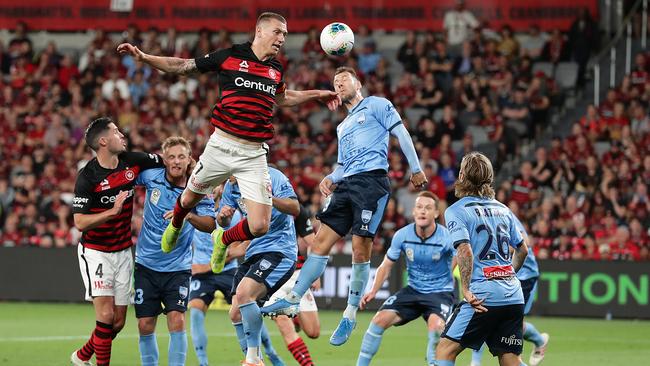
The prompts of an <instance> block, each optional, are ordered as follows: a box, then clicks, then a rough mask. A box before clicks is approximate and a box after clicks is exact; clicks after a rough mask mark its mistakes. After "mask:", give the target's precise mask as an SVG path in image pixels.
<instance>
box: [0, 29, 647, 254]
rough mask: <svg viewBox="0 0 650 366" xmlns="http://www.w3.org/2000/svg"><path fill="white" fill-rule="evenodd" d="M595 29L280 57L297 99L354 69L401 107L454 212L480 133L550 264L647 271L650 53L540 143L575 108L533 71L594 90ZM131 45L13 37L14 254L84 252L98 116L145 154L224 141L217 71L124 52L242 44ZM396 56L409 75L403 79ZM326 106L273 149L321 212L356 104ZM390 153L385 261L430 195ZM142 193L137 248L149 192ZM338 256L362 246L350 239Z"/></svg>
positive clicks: (157, 38)
mask: <svg viewBox="0 0 650 366" xmlns="http://www.w3.org/2000/svg"><path fill="white" fill-rule="evenodd" d="M596 32H597V30H596V29H595V25H594V24H593V21H592V20H590V19H589V18H588V17H586V18H580V19H578V20H576V23H575V24H574V26H572V27H571V29H570V31H569V32H568V33H562V32H560V31H559V30H554V31H552V32H550V33H548V34H546V33H543V32H541V31H540V29H539V28H538V27H536V26H531V28H530V30H529V31H527V32H525V34H521V35H518V36H517V37H515V36H514V34H513V30H512V29H510V28H509V27H503V28H502V29H500V30H498V31H497V30H491V29H490V28H489V27H488V26H487V25H482V26H479V27H477V28H476V29H475V30H474V31H472V32H468V33H467V34H464V35H462V37H461V39H460V42H458V39H457V38H458V35H455V36H456V38H454V42H453V44H450V43H449V41H448V40H449V39H450V38H452V37H451V36H452V35H451V34H450V35H448V36H447V37H445V36H444V35H441V34H437V33H434V32H424V33H422V34H416V33H415V32H408V33H406V34H405V39H404V42H403V44H402V45H401V46H400V47H399V49H398V50H397V55H396V57H395V58H394V59H392V58H391V59H389V58H387V57H386V56H385V54H384V53H381V52H379V51H378V49H377V38H376V37H377V36H376V35H373V34H372V32H371V31H370V30H369V29H367V28H365V27H360V28H359V29H357V30H355V35H356V44H357V46H356V49H355V53H354V54H353V55H352V56H351V57H348V58H346V59H344V60H340V59H332V58H327V57H325V55H324V53H323V52H322V51H321V50H320V45H319V41H318V32H317V30H316V29H312V30H311V31H310V32H309V33H308V37H307V40H306V42H305V43H304V46H303V47H302V49H301V52H300V53H301V57H300V58H298V59H291V58H289V57H287V56H286V54H285V55H282V56H281V57H280V60H281V62H282V64H283V65H284V66H285V68H286V70H287V73H286V75H285V81H286V82H287V84H288V85H289V86H290V87H291V88H292V89H307V88H314V89H333V88H332V84H331V83H332V78H333V74H334V70H335V69H336V67H337V66H341V64H342V63H343V64H345V65H347V66H352V67H354V68H355V69H357V70H358V71H359V73H360V75H361V76H362V78H363V83H364V86H365V89H366V90H365V94H366V95H378V96H385V97H387V98H388V99H390V100H391V101H393V103H394V104H395V106H396V108H397V110H398V111H399V112H400V114H401V116H402V117H403V121H404V123H405V124H406V125H407V127H408V128H409V129H410V131H411V134H412V135H413V139H414V142H415V145H416V148H417V151H418V154H419V156H420V158H421V165H422V167H423V168H424V169H425V173H426V175H427V177H428V179H429V185H428V189H429V190H430V191H432V192H434V193H435V194H436V195H437V196H438V197H440V198H441V200H442V203H443V207H446V206H447V205H449V204H451V203H452V202H453V201H454V199H455V198H454V194H453V193H454V188H453V186H454V181H455V179H456V176H457V172H458V168H459V162H460V159H461V158H462V156H463V154H464V153H465V152H469V151H472V150H474V149H476V148H481V147H484V146H485V143H484V144H483V145H481V146H475V143H474V141H473V135H472V134H471V133H469V132H468V131H469V129H470V128H473V129H477V128H478V129H481V130H483V131H484V132H485V134H486V135H487V136H488V140H489V141H488V142H487V145H490V146H493V147H495V153H494V154H493V156H492V158H493V160H494V165H495V169H497V170H499V169H501V167H503V166H504V164H506V163H511V164H512V163H513V162H514V164H517V165H518V169H517V170H518V172H516V174H515V175H513V176H511V177H507V178H508V179H503V180H502V182H500V185H499V186H497V187H495V188H496V190H497V199H498V200H500V201H502V202H507V203H509V205H510V206H511V207H512V208H513V209H514V210H515V211H516V212H517V213H518V215H519V216H520V217H521V218H522V219H523V221H525V223H526V225H527V226H528V229H529V230H528V231H529V233H530V234H531V236H532V237H533V243H534V250H535V252H536V254H537V256H538V258H541V259H547V258H553V259H558V260H637V261H638V260H646V261H647V260H650V239H649V238H648V234H649V233H648V228H649V227H650V199H649V197H648V183H649V182H650V151H649V150H648V146H650V117H649V114H648V107H649V102H650V77H649V74H648V72H649V71H650V54H639V55H636V58H635V63H634V68H633V71H632V72H631V73H630V74H629V75H627V76H625V78H624V80H623V82H622V83H621V85H620V86H619V87H618V88H615V89H611V90H610V91H608V93H607V95H606V98H605V100H604V101H603V102H602V103H601V104H600V105H599V106H598V107H594V106H590V107H589V108H588V109H587V111H586V113H585V115H584V116H583V117H582V118H581V119H580V120H579V121H575V124H573V126H572V127H570V126H567V127H566V129H570V130H571V133H570V135H568V136H566V137H565V136H562V135H557V136H554V137H553V138H552V140H551V142H550V144H540V143H539V141H544V140H543V139H541V137H542V135H543V134H544V133H545V131H547V130H548V126H549V123H550V120H551V116H552V114H553V113H557V111H558V110H559V109H560V108H561V107H562V103H563V94H562V90H560V88H559V87H558V86H557V85H556V83H555V81H554V79H553V78H552V77H551V76H550V75H546V74H544V73H543V72H533V64H534V63H535V62H537V61H547V62H551V63H557V62H560V61H566V60H575V61H576V62H577V63H578V64H579V66H580V68H579V75H578V78H577V79H578V87H581V86H582V85H583V84H584V82H585V81H584V69H585V67H584V65H586V62H584V65H583V64H582V62H583V59H584V58H585V55H584V52H587V53H588V52H589V51H585V50H582V49H581V47H576V45H579V44H583V43H585V42H587V43H585V44H589V43H588V42H590V41H594V37H595V35H594V34H595V33H596ZM123 37H124V39H122V40H120V39H115V38H111V37H109V35H108V34H107V33H105V32H103V31H102V30H97V31H96V32H95V37H94V39H93V40H92V42H91V43H90V44H88V45H87V47H85V48H83V49H79V52H78V54H68V53H62V52H59V50H57V44H56V43H55V42H50V43H49V44H48V45H47V47H45V48H44V49H42V50H35V49H34V48H33V46H32V42H31V41H30V38H29V34H28V32H27V28H26V26H25V25H24V24H21V25H19V26H18V27H17V29H16V30H15V32H14V34H13V37H12V38H11V39H10V40H9V42H8V43H6V44H2V43H0V76H1V77H0V129H1V130H2V133H1V134H0V245H4V246H40V247H67V246H73V245H75V244H76V243H77V240H78V237H79V232H78V231H77V230H76V229H75V228H74V227H73V224H72V216H71V210H70V204H71V200H72V196H73V194H72V192H73V190H74V181H75V177H76V173H77V170H78V169H79V168H81V167H83V166H84V164H85V163H86V162H87V161H89V160H90V159H91V158H92V154H91V152H90V149H89V148H87V147H86V146H85V144H84V143H83V137H84V131H85V128H86V126H87V125H88V123H89V122H90V121H91V120H92V119H93V118H95V117H97V116H104V115H106V116H113V117H114V118H115V120H116V121H118V123H119V127H120V129H121V130H122V131H123V132H124V133H125V135H126V136H127V138H128V140H129V148H130V149H132V150H138V151H147V152H157V151H159V149H160V144H161V142H162V141H163V140H164V139H165V138H166V137H168V136H171V135H181V136H183V137H185V138H187V139H188V140H190V141H192V143H193V149H194V150H193V152H194V153H195V154H198V152H199V151H201V149H202V147H203V145H204V144H205V142H206V140H207V138H208V137H209V136H210V133H211V131H212V127H211V125H210V124H209V123H208V121H207V116H209V114H210V113H209V112H210V109H211V107H212V105H213V104H214V103H215V102H216V100H217V98H218V90H217V88H216V85H217V84H216V82H215V80H214V79H212V76H211V75H197V76H191V77H184V76H182V77H171V76H169V75H164V74H160V73H158V72H154V71H153V70H152V69H151V68H149V67H148V66H146V65H142V64H139V63H137V62H135V61H134V60H133V59H132V58H131V57H129V56H125V57H121V56H119V55H118V54H117V53H116V52H115V48H116V45H117V44H118V43H119V42H118V41H124V42H130V43H131V44H134V45H138V46H139V47H141V48H142V50H144V51H145V52H149V53H153V54H164V55H168V56H177V57H183V58H189V57H200V56H203V55H205V54H207V53H209V52H211V51H214V50H216V49H220V48H223V47H228V46H230V45H231V44H232V41H231V36H230V35H229V34H228V32H226V31H220V32H218V33H213V32H211V31H209V30H206V29H204V30H201V31H200V32H199V36H198V40H197V41H196V42H195V43H194V44H190V43H188V42H184V40H183V38H182V37H181V36H180V35H178V34H177V33H176V32H175V30H174V29H173V28H170V29H168V30H167V33H166V34H164V35H160V34H159V32H158V30H156V29H150V30H147V31H144V32H140V31H139V30H138V29H137V27H136V26H130V27H129V28H128V29H127V31H126V32H125V33H124V36H123ZM0 42H1V41H0ZM586 57H587V59H588V57H589V55H588V54H587V55H586ZM391 62H393V63H395V62H398V63H400V64H401V68H400V70H403V71H402V72H398V73H396V72H394V70H395V68H394V66H395V65H392V64H391ZM324 110H325V108H323V106H321V105H318V104H311V105H306V106H301V107H300V108H294V109H282V110H279V111H278V113H277V114H276V117H275V120H274V124H275V127H276V136H275V137H274V138H273V140H271V141H269V142H268V144H269V146H270V147H271V150H270V157H269V161H270V162H272V163H273V164H275V166H277V167H278V169H280V170H282V171H283V172H284V173H285V174H286V175H287V176H288V177H290V178H291V181H292V184H293V185H294V187H295V190H296V193H297V194H298V196H299V198H300V201H301V202H302V203H303V204H305V205H307V206H310V207H311V210H312V212H317V211H318V210H319V209H320V208H321V206H322V197H321V194H320V193H319V191H318V183H319V182H320V181H321V179H322V178H323V177H324V176H325V175H327V174H329V173H330V172H331V169H332V165H333V164H335V163H336V146H337V145H336V124H337V123H338V122H339V121H340V120H342V119H343V118H344V116H345V115H344V111H343V110H341V111H339V112H338V113H337V114H327V115H324V114H323V111H324ZM409 111H418V112H419V113H416V114H413V113H409ZM316 116H321V117H319V118H317V119H316ZM413 116H417V118H412V117H413ZM313 121H317V123H314V122H313ZM525 145H530V146H535V148H536V150H535V151H534V154H533V155H534V156H528V154H527V153H526V151H525V150H526V149H522V146H525ZM596 147H604V148H603V149H596ZM392 148H393V149H392V150H394V151H393V153H392V154H391V155H390V164H391V170H390V172H389V175H390V177H391V181H392V184H393V195H392V198H391V199H390V202H389V204H388V207H387V209H386V213H385V220H384V223H383V226H382V228H381V230H380V233H379V234H378V235H377V238H376V240H375V247H374V250H375V251H376V252H377V253H384V252H385V249H386V248H387V246H388V245H389V243H390V238H391V237H392V235H393V233H394V232H395V231H396V230H397V229H399V228H400V227H402V226H404V225H405V224H406V223H407V222H408V221H409V220H410V219H411V217H410V213H411V210H412V207H410V205H411V204H412V202H414V197H415V196H416V195H417V192H416V191H415V190H414V189H413V188H412V186H411V185H409V184H408V176H409V175H408V172H407V164H406V162H405V161H404V158H403V156H402V155H401V153H399V149H398V145H397V144H396V141H393V145H392ZM195 157H196V156H195ZM138 197H139V204H138V205H137V206H138V207H140V211H136V214H135V215H134V220H135V223H134V225H133V227H134V238H135V237H136V235H135V233H137V231H138V230H139V225H140V221H141V216H142V214H141V207H142V199H143V194H142V193H140V194H139V195H138ZM440 219H441V220H442V216H441V218H440ZM336 250H338V251H339V252H350V251H351V248H350V245H349V243H346V242H344V241H341V243H340V245H337V248H336Z"/></svg>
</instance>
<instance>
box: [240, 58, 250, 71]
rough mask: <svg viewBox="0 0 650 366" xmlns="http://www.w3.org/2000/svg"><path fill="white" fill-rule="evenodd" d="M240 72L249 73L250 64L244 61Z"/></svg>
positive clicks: (241, 63)
mask: <svg viewBox="0 0 650 366" xmlns="http://www.w3.org/2000/svg"><path fill="white" fill-rule="evenodd" d="M239 71H241V72H248V62H246V60H242V62H240V63H239Z"/></svg>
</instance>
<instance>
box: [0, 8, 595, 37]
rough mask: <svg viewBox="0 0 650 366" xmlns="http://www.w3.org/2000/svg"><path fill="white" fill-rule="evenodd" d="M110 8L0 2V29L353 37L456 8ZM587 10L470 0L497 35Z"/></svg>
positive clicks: (437, 21) (422, 24) (410, 25)
mask: <svg viewBox="0 0 650 366" xmlns="http://www.w3.org/2000/svg"><path fill="white" fill-rule="evenodd" d="M110 3H111V1H110V0H58V1H55V2H46V1H42V0H23V1H20V2H16V1H13V0H0V28H13V27H14V26H15V24H16V22H18V21H20V20H23V21H25V22H27V24H28V25H29V27H30V28H31V29H46V30H57V31H68V30H85V29H89V28H103V29H106V30H123V29H125V28H126V26H127V24H129V23H136V24H137V25H138V26H140V27H141V28H148V27H151V26H154V27H158V28H160V29H165V28H168V27H176V28H177V29H178V30H182V31H196V30H198V29H199V28H201V27H207V28H210V29H220V28H226V29H228V30H230V31H235V32H248V31H250V30H251V29H252V25H253V23H254V22H255V18H256V16H257V14H259V13H260V12H262V11H267V10H272V11H276V12H279V13H281V14H283V15H285V16H286V17H287V20H288V22H289V29H290V31H292V32H304V31H306V30H308V29H309V28H310V27H312V26H316V27H322V26H324V25H325V24H327V23H329V22H331V21H336V20H338V21H344V22H346V23H347V24H348V25H350V26H351V27H352V28H353V29H354V28H356V27H358V26H359V25H362V24H363V25H367V26H368V27H370V28H372V29H388V30H391V29H434V30H440V29H442V20H443V17H444V14H445V12H446V11H447V10H448V9H450V8H451V7H453V6H454V4H455V3H456V0H439V1H429V0H400V1H378V0H357V1H353V2H350V1H347V0H325V1H323V2H316V1H311V2H297V1H293V0H274V1H265V0H241V1H238V2H236V3H233V2H232V1H223V0H219V1H211V0H183V1H179V0H170V1H164V0H149V1H141V0H134V9H133V11H131V12H113V11H111V10H110V6H109V4H110ZM584 7H587V8H588V9H589V10H590V12H591V14H592V15H596V14H597V13H598V2H597V1H596V0H573V1H565V0H540V1H535V0H517V1H512V0H487V1H486V0H468V1H467V8H468V9H469V10H470V11H472V13H473V14H474V15H475V16H476V17H477V18H478V19H480V20H487V21H488V22H489V23H490V26H491V27H493V28H495V27H496V28H498V27H500V26H501V25H504V24H508V25H510V26H512V27H513V28H515V29H527V28H528V26H529V25H530V24H531V23H536V24H539V25H540V26H541V28H543V29H551V28H560V29H568V28H569V26H570V24H571V22H572V21H573V20H574V19H575V17H576V15H577V14H578V11H579V10H580V9H582V8H584Z"/></svg>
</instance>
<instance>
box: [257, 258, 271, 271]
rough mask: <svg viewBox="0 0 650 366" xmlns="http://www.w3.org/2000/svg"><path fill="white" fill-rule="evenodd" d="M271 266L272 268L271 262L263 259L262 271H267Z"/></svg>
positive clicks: (261, 263)
mask: <svg viewBox="0 0 650 366" xmlns="http://www.w3.org/2000/svg"><path fill="white" fill-rule="evenodd" d="M269 268H271V262H269V261H268V260H266V259H262V261H261V262H260V269H261V270H262V271H266V270H267V269H269Z"/></svg>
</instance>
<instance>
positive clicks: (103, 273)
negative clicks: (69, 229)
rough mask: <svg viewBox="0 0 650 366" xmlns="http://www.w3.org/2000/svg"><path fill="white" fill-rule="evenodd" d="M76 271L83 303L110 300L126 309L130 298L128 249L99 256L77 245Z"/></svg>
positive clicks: (130, 266)
mask: <svg viewBox="0 0 650 366" xmlns="http://www.w3.org/2000/svg"><path fill="white" fill-rule="evenodd" d="M77 256H78V257H79V270H80V271H81V278H82V279H83V281H84V286H86V300H87V301H92V300H93V298H94V297H97V296H112V297H114V298H115V299H114V301H115V305H129V304H130V303H131V300H132V298H133V293H132V291H133V290H132V289H133V283H132V281H133V255H132V254H131V248H127V249H124V250H120V251H119V252H100V251H99V250H94V249H89V248H86V247H84V246H83V245H81V244H79V245H78V246H77Z"/></svg>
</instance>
